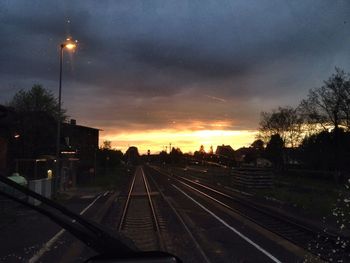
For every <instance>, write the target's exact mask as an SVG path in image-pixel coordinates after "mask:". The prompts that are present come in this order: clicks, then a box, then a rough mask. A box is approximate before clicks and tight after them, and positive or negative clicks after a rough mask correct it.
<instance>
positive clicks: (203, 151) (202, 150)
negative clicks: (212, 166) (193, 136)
mask: <svg viewBox="0 0 350 263" xmlns="http://www.w3.org/2000/svg"><path fill="white" fill-rule="evenodd" d="M199 153H200V154H205V150H204V145H203V144H202V145H201V146H200V147H199Z"/></svg>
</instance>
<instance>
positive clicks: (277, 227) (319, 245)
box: [151, 167, 350, 262]
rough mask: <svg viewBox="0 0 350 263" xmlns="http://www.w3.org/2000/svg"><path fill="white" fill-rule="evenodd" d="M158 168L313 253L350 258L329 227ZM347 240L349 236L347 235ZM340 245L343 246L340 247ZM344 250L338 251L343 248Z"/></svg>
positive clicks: (213, 200) (337, 257) (197, 191)
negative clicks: (307, 222)
mask: <svg viewBox="0 0 350 263" xmlns="http://www.w3.org/2000/svg"><path fill="white" fill-rule="evenodd" d="M151 168H153V169H154V170H156V171H158V172H159V173H162V174H164V175H166V176H169V177H171V178H172V179H173V180H175V181H177V182H178V183H179V184H180V185H182V186H183V187H185V188H187V190H189V189H190V190H191V191H193V192H195V193H197V194H198V195H200V196H202V197H205V198H207V199H210V200H211V201H212V202H214V203H215V204H217V205H219V206H223V207H225V208H226V209H228V210H230V211H232V212H234V213H237V214H239V215H241V216H243V217H245V218H247V219H249V220H250V221H252V222H254V223H255V224H257V225H259V226H260V227H262V228H264V229H267V230H269V231H270V232H273V233H274V234H276V235H278V236H280V237H282V238H284V239H286V240H288V241H290V242H291V243H293V244H295V245H297V246H299V247H301V248H304V249H305V250H307V251H309V252H311V253H312V254H314V255H316V256H317V257H320V258H321V259H324V260H327V261H328V260H330V259H332V261H335V262H337V260H345V261H341V262H348V261H347V260H350V255H349V251H348V250H345V249H341V248H340V246H341V244H340V243H341V242H340V241H339V239H338V237H337V236H336V235H334V234H331V233H328V232H326V231H319V230H316V229H313V228H311V227H308V226H306V225H302V224H301V223H299V222H295V221H293V220H292V219H290V218H288V217H286V216H284V215H281V214H277V213H276V212H275V211H272V210H271V211H269V210H268V209H266V208H262V207H259V206H257V205H256V204H253V203H252V202H249V201H248V200H246V199H240V198H237V197H236V196H234V195H230V194H229V193H227V192H222V191H220V190H218V189H215V188H213V187H211V186H209V185H205V184H202V183H200V182H198V181H195V180H191V179H188V178H185V177H182V176H179V175H174V174H173V175H171V176H170V175H169V174H168V173H167V172H165V171H162V170H159V169H158V168H155V167H151ZM345 240H346V239H345ZM338 248H340V249H338ZM339 251H340V253H337V252H339Z"/></svg>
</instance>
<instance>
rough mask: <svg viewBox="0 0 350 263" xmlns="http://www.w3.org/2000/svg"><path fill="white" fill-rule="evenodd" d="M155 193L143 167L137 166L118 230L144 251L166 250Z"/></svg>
mask: <svg viewBox="0 0 350 263" xmlns="http://www.w3.org/2000/svg"><path fill="white" fill-rule="evenodd" d="M153 194H155V193H152V192H151V189H150V186H149V183H148V180H147V178H146V176H145V174H144V171H143V169H142V167H140V166H139V167H137V169H136V171H135V174H134V177H133V179H132V182H131V186H130V188H129V192H128V196H127V199H126V202H125V205H124V209H123V213H122V216H121V219H120V223H119V226H118V230H119V231H120V232H122V233H123V234H125V235H126V236H127V237H128V238H130V239H131V240H133V242H134V243H135V245H136V246H137V247H138V248H139V249H140V250H142V251H152V250H164V245H163V240H162V237H161V233H160V225H159V219H158V215H157V213H156V209H155V206H154V202H153V200H152V195H153Z"/></svg>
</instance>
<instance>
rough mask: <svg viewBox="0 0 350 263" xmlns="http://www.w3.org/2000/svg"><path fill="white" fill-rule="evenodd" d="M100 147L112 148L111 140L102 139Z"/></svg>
mask: <svg viewBox="0 0 350 263" xmlns="http://www.w3.org/2000/svg"><path fill="white" fill-rule="evenodd" d="M102 149H105V150H110V149H112V142H111V141H107V140H106V141H103V144H102Z"/></svg>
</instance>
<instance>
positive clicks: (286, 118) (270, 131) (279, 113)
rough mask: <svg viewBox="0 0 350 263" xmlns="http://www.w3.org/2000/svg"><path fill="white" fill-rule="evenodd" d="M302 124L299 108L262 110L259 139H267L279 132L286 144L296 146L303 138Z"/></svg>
mask: <svg viewBox="0 0 350 263" xmlns="http://www.w3.org/2000/svg"><path fill="white" fill-rule="evenodd" d="M302 124H303V121H302V119H301V118H300V117H299V114H298V111H297V109H294V108H292V107H279V108H278V109H277V110H272V111H271V112H262V113H261V118H260V127H259V132H260V134H259V137H260V138H259V139H262V140H265V141H267V140H268V139H269V138H270V137H271V136H272V135H275V134H279V135H280V136H281V138H282V140H283V142H284V143H285V144H286V145H290V146H291V147H295V146H297V145H298V144H299V143H300V142H301V140H302Z"/></svg>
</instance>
